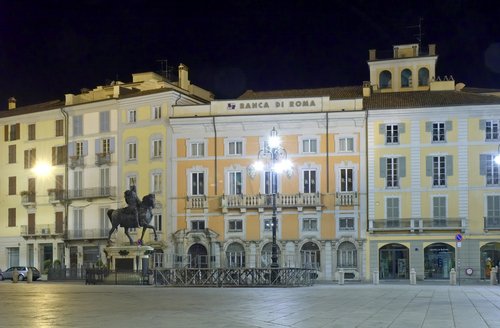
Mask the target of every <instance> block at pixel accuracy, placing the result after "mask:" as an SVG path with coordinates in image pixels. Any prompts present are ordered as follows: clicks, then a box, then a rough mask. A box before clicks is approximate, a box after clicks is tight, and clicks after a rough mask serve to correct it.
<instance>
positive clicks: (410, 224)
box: [368, 218, 467, 232]
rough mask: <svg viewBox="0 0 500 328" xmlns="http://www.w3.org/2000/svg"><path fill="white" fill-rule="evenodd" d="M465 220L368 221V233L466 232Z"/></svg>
mask: <svg viewBox="0 0 500 328" xmlns="http://www.w3.org/2000/svg"><path fill="white" fill-rule="evenodd" d="M466 227H467V223H466V219H465V218H412V219H403V218H402V219H377V220H369V221H368V231H370V232H380V231H388V232H389V231H409V232H415V231H417V232H424V231H456V230H460V231H464V230H465V229H466Z"/></svg>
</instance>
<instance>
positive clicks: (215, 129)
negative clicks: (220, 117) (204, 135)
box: [212, 116, 217, 196]
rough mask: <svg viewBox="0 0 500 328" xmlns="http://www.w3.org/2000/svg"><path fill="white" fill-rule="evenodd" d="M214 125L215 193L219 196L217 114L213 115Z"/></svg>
mask: <svg viewBox="0 0 500 328" xmlns="http://www.w3.org/2000/svg"><path fill="white" fill-rule="evenodd" d="M212 125H213V126H214V138H215V145H214V146H215V147H214V148H215V156H214V166H215V168H214V170H215V172H214V179H215V181H214V182H215V195H216V196H217V128H216V126H215V116H212Z"/></svg>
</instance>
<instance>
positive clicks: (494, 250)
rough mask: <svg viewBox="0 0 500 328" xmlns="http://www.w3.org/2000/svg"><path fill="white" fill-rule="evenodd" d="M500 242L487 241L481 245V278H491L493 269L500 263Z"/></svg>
mask: <svg viewBox="0 0 500 328" xmlns="http://www.w3.org/2000/svg"><path fill="white" fill-rule="evenodd" d="M499 261H500V243H497V242H492V243H487V244H486V245H484V246H483V247H481V278H482V279H490V274H491V269H492V268H493V267H495V266H496V265H500V263H499Z"/></svg>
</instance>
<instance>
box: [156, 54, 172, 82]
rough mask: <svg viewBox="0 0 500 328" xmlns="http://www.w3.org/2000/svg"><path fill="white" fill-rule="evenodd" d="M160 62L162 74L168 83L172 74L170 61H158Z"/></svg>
mask: <svg viewBox="0 0 500 328" xmlns="http://www.w3.org/2000/svg"><path fill="white" fill-rule="evenodd" d="M157 61H158V62H160V65H161V69H160V74H161V76H163V77H164V78H166V79H167V81H170V74H171V73H172V67H171V66H168V60H167V59H158V60H157Z"/></svg>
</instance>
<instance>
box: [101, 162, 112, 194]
mask: <svg viewBox="0 0 500 328" xmlns="http://www.w3.org/2000/svg"><path fill="white" fill-rule="evenodd" d="M99 178H100V179H99V181H100V182H99V187H100V189H101V190H100V191H101V196H108V195H109V194H110V190H109V167H104V168H100V169H99Z"/></svg>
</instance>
